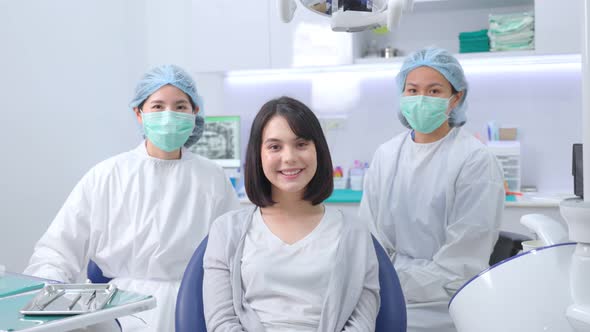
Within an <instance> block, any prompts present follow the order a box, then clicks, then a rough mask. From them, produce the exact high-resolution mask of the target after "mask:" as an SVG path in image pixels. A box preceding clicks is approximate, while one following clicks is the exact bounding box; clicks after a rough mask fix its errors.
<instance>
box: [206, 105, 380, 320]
mask: <svg viewBox="0 0 590 332" xmlns="http://www.w3.org/2000/svg"><path fill="white" fill-rule="evenodd" d="M244 177H245V185H246V193H247V194H248V198H250V200H251V201H252V202H253V203H254V204H255V205H256V207H254V208H251V207H249V208H244V209H241V210H237V211H232V212H229V213H227V214H225V215H223V216H221V217H220V218H218V219H217V220H216V221H215V222H214V223H213V225H212V226H211V232H210V233H209V242H208V244H207V250H206V252H205V257H204V261H203V269H204V279H203V305H204V311H205V320H206V325H207V331H208V332H225V331H251V332H264V331H266V332H279V331H292V332H296V331H299V332H316V331H321V332H341V331H348V332H353V331H356V332H371V331H374V330H375V322H376V319H377V313H378V311H379V303H380V297H379V265H378V262H377V256H376V254H375V248H374V246H373V241H372V239H371V235H370V233H369V230H368V228H367V225H366V223H363V222H361V221H358V220H357V219H358V217H357V216H347V215H344V214H343V213H342V212H341V211H340V210H338V209H336V208H334V207H330V206H326V205H324V204H323V201H324V200H325V199H326V198H328V197H329V196H330V194H331V193H332V189H333V182H332V161H331V158H330V151H329V150H328V144H327V142H326V139H325V137H324V134H323V132H322V128H321V127H320V123H319V121H318V119H317V118H316V117H315V115H314V114H313V113H312V111H311V110H310V109H309V108H308V107H307V106H305V105H304V104H303V103H301V102H299V101H297V100H295V99H292V98H288V97H282V98H279V99H274V100H271V101H269V102H267V103H266V104H264V106H262V108H261V110H260V112H258V114H257V115H256V118H255V119H254V122H253V124H252V129H251V131H250V140H249V142H248V152H247V154H246V169H245V174H244Z"/></svg>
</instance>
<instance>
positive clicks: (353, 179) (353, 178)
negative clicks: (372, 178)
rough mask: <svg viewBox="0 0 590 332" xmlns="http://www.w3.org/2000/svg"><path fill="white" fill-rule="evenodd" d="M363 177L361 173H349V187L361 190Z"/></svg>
mask: <svg viewBox="0 0 590 332" xmlns="http://www.w3.org/2000/svg"><path fill="white" fill-rule="evenodd" d="M363 178H364V176H363V175H362V174H361V175H350V189H351V190H363Z"/></svg>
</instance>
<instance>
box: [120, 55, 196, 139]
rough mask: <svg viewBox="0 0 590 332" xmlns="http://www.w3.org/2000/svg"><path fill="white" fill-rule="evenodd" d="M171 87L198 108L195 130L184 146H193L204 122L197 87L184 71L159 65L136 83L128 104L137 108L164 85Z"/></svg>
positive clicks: (170, 66) (171, 66) (175, 67)
mask: <svg viewBox="0 0 590 332" xmlns="http://www.w3.org/2000/svg"><path fill="white" fill-rule="evenodd" d="M168 84H170V85H172V86H175V87H177V88H179V89H180V90H182V92H184V93H186V94H187V95H188V96H189V98H190V99H191V101H192V102H193V103H194V104H195V105H196V106H198V107H199V112H198V113H197V116H196V118H195V129H193V133H192V134H191V136H190V137H189V138H188V140H187V141H186V143H185V144H184V146H186V147H189V146H191V145H193V144H195V143H196V142H197V141H198V140H199V138H201V136H202V135H203V129H204V126H205V120H204V118H203V101H202V99H201V97H200V96H199V95H198V93H197V87H196V85H195V82H194V81H193V79H192V78H191V76H190V75H189V74H188V73H187V72H186V71H184V69H182V68H180V67H178V66H175V65H161V66H158V67H155V68H152V69H151V70H149V71H148V72H147V73H145V75H144V76H143V78H142V79H141V80H140V81H139V82H138V83H137V86H136V88H135V96H134V97H133V100H132V101H131V103H130V104H129V106H130V107H131V108H134V107H138V106H139V105H140V104H141V103H143V102H144V101H145V100H146V99H148V98H149V96H151V95H152V94H153V93H154V92H156V91H158V89H160V88H161V87H163V86H164V85H168Z"/></svg>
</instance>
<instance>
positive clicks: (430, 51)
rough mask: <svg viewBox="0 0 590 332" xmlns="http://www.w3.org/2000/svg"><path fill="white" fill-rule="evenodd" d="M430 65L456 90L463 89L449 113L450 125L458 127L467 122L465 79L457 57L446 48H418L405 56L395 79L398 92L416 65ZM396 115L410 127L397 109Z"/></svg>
mask: <svg viewBox="0 0 590 332" xmlns="http://www.w3.org/2000/svg"><path fill="white" fill-rule="evenodd" d="M422 66H426V67H430V68H432V69H434V70H436V71H438V72H439V73H441V75H443V76H444V77H445V78H446V79H447V81H449V83H451V85H452V86H453V88H455V90H456V91H463V97H461V100H460V101H459V103H458V104H457V106H456V107H455V108H453V109H452V110H451V113H450V114H449V125H450V126H451V127H460V126H462V125H464V124H465V122H467V116H466V115H465V109H466V108H467V105H465V97H467V80H466V79H465V73H464V72H463V67H461V64H460V63H459V61H457V59H456V58H455V57H454V56H453V55H451V54H450V53H449V52H447V51H446V50H443V49H440V48H425V49H421V50H418V51H416V52H414V53H412V54H410V55H408V56H407V57H406V59H405V60H404V64H403V65H402V68H401V69H400V71H399V74H397V76H396V78H395V80H396V82H397V85H398V88H399V90H398V91H399V94H400V96H401V94H402V93H403V91H404V87H405V85H406V78H407V76H408V74H409V73H410V72H411V71H412V70H414V69H416V68H418V67H422ZM398 117H399V119H400V121H401V122H402V124H403V125H404V126H406V127H408V128H411V126H410V124H409V123H408V121H407V120H406V118H405V117H404V116H403V114H401V112H400V111H398Z"/></svg>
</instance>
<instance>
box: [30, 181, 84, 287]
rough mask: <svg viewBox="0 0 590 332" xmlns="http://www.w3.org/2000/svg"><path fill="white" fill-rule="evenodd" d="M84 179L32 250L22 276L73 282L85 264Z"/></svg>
mask: <svg viewBox="0 0 590 332" xmlns="http://www.w3.org/2000/svg"><path fill="white" fill-rule="evenodd" d="M86 181H87V179H86V177H85V178H83V179H82V180H81V181H80V182H79V183H78V184H77V185H76V187H75V188H74V190H72V193H71V194H70V196H69V197H68V198H67V200H66V202H65V203H64V205H63V206H62V208H61V209H60V211H59V212H58V214H57V216H56V217H55V219H54V220H53V222H52V223H51V225H50V226H49V228H48V229H47V231H46V232H45V234H43V236H42V237H41V239H40V240H39V242H37V244H36V245H35V249H34V252H33V255H32V256H31V259H30V261H29V266H28V267H27V268H26V269H25V271H24V273H25V274H29V275H34V276H37V277H41V278H46V279H52V280H57V281H62V282H75V281H77V278H78V277H79V276H80V274H81V272H82V270H83V269H84V267H85V266H86V263H87V262H88V243H89V238H90V217H89V216H90V205H89V204H88V197H87V195H86V191H85V189H84V187H85V185H86Z"/></svg>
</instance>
